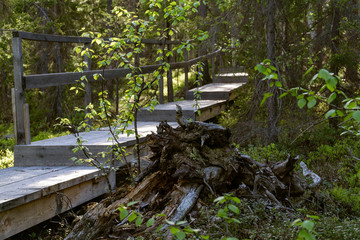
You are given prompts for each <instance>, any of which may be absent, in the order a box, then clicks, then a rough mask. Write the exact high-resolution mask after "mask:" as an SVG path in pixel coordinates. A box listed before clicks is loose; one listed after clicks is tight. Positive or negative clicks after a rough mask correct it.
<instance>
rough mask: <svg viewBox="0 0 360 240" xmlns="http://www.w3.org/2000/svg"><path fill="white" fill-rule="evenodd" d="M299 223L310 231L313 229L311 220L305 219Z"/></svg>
mask: <svg viewBox="0 0 360 240" xmlns="http://www.w3.org/2000/svg"><path fill="white" fill-rule="evenodd" d="M301 225H302V226H303V227H304V228H306V229H307V230H308V231H309V232H310V231H312V230H313V228H314V226H315V223H314V222H313V221H311V220H305V221H303V223H302V224H301Z"/></svg>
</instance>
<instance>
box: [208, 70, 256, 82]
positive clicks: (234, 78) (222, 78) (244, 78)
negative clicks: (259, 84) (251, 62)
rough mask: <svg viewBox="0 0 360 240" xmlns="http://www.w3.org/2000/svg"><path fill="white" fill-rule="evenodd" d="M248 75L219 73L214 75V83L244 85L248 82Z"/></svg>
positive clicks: (242, 73)
mask: <svg viewBox="0 0 360 240" xmlns="http://www.w3.org/2000/svg"><path fill="white" fill-rule="evenodd" d="M248 79H249V77H248V74H247V73H246V72H235V73H221V74H217V75H215V77H214V79H213V82H214V83H240V82H243V83H246V82H248Z"/></svg>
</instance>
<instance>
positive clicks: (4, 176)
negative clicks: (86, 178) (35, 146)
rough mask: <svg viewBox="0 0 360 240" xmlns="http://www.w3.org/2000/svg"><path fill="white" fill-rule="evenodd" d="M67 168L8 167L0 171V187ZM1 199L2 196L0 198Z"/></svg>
mask: <svg viewBox="0 0 360 240" xmlns="http://www.w3.org/2000/svg"><path fill="white" fill-rule="evenodd" d="M62 168H67V166H61V167H27V168H17V167H10V168H4V169H0V174H1V178H0V187H1V186H5V185H8V184H14V183H17V182H21V181H24V180H26V179H30V178H33V177H36V176H40V175H43V174H47V173H49V172H51V171H58V170H59V169H62ZM1 197H3V196H2V195H1V196H0V198H1Z"/></svg>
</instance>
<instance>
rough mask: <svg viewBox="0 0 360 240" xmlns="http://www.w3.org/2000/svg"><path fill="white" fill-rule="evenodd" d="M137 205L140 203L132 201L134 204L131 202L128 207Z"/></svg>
mask: <svg viewBox="0 0 360 240" xmlns="http://www.w3.org/2000/svg"><path fill="white" fill-rule="evenodd" d="M137 203H138V202H137V201H132V202H129V203H128V204H126V206H127V207H130V206H132V205H135V204H137Z"/></svg>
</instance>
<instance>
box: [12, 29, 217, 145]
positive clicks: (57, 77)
mask: <svg viewBox="0 0 360 240" xmlns="http://www.w3.org/2000/svg"><path fill="white" fill-rule="evenodd" d="M22 40H32V41H45V42H58V43H80V44H86V45H87V46H89V45H90V43H91V42H92V40H93V39H92V38H88V37H73V36H59V35H50V34H38V33H28V32H16V31H15V32H13V40H12V43H13V58H14V81H15V87H14V89H12V99H13V115H14V130H15V141H16V144H17V145H22V144H30V118H29V106H28V104H27V103H25V93H24V90H25V89H33V88H47V87H52V86H62V85H67V84H75V83H77V81H78V80H79V79H80V78H81V77H82V76H84V75H85V76H86V77H87V79H88V82H87V83H86V86H85V105H88V104H89V103H90V102H91V87H90V84H89V82H92V81H95V79H94V77H93V75H94V74H103V76H104V78H105V80H109V79H116V78H124V77H126V75H127V74H129V73H131V72H132V70H131V69H129V68H120V69H105V70H104V72H103V70H90V68H89V67H90V64H88V66H89V67H88V68H86V69H85V71H84V72H60V73H46V74H34V75H26V76H25V75H24V71H23V56H22ZM107 40H111V39H110V38H108V39H107ZM128 43H131V42H130V41H129V42H128ZM141 43H144V44H153V45H159V46H161V45H163V44H167V45H171V44H181V41H161V40H154V39H142V40H141ZM220 52H221V50H217V51H214V52H212V53H210V54H207V55H204V56H200V57H196V58H193V59H191V60H188V52H187V51H186V52H185V54H184V61H181V62H172V63H170V76H171V70H174V69H180V68H184V72H185V90H186V91H187V90H188V72H189V68H190V66H192V65H194V64H196V63H198V62H200V61H204V60H205V59H210V58H213V57H215V56H216V55H218V54H219V53H220ZM84 60H85V61H86V62H87V63H90V59H89V58H87V57H85V59H84ZM159 67H161V64H155V65H147V66H139V67H138V68H137V71H139V72H141V73H142V74H148V73H152V72H154V71H155V70H157V69H159ZM168 76H169V74H168ZM163 96H164V95H163V82H162V80H161V82H159V101H160V102H162V101H163Z"/></svg>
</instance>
